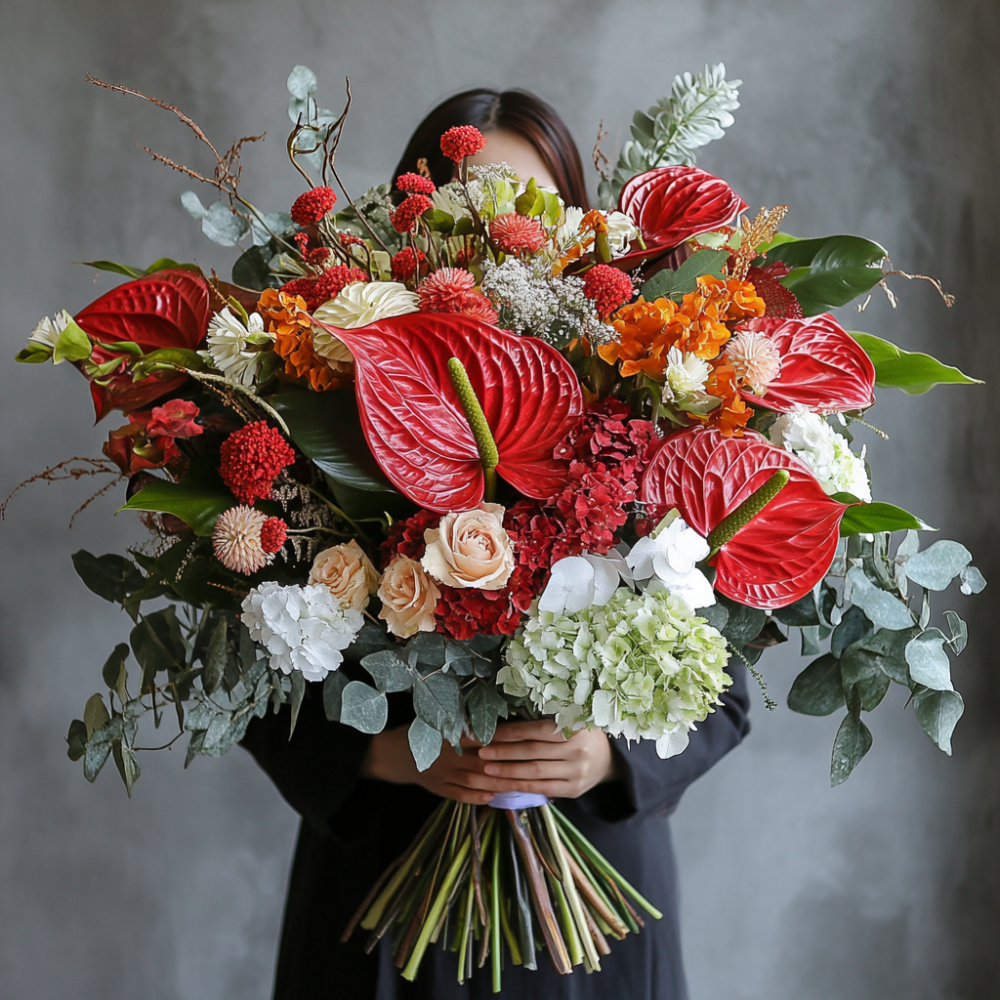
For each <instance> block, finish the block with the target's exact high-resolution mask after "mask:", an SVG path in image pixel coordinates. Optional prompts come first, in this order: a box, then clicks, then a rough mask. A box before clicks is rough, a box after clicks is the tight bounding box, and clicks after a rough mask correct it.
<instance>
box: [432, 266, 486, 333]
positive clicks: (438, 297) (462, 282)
mask: <svg viewBox="0 0 1000 1000" xmlns="http://www.w3.org/2000/svg"><path fill="white" fill-rule="evenodd" d="M419 294H420V308H421V309H422V310H423V311H424V312H436V313H456V314H458V315H460V316H470V317H471V318H472V319H477V320H479V321H480V322H481V323H490V324H492V323H496V321H497V312H496V310H495V309H494V308H493V306H492V305H491V303H490V300H489V299H488V298H486V296H485V295H483V293H482V292H479V291H476V279H475V277H474V276H473V274H472V273H471V272H469V271H464V270H462V269H461V268H458V267H442V268H441V269H440V270H439V271H435V272H434V273H433V274H432V275H431V276H430V277H429V278H427V280H426V281H424V282H423V284H422V285H421V286H420V289H419Z"/></svg>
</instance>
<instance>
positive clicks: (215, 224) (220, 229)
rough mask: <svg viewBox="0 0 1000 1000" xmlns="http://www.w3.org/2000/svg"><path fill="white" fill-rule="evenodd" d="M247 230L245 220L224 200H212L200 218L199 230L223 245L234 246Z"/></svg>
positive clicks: (247, 225)
mask: <svg viewBox="0 0 1000 1000" xmlns="http://www.w3.org/2000/svg"><path fill="white" fill-rule="evenodd" d="M185 207H186V206H185ZM249 230H250V224H249V223H248V222H247V220H246V219H244V218H243V216H242V215H237V214H236V213H235V212H234V211H233V210H232V208H231V207H230V206H229V203H228V202H226V201H216V202H213V203H212V204H211V205H209V206H208V210H207V211H206V212H205V214H204V216H202V219H201V231H202V232H203V233H204V234H205V235H206V236H207V237H208V238H209V239H210V240H211V241H212V242H213V243H218V244H219V246H223V247H234V246H236V245H237V243H239V241H240V240H241V239H242V238H243V237H244V236H246V234H247V232H248V231H249Z"/></svg>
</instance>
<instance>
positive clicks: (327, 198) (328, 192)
mask: <svg viewBox="0 0 1000 1000" xmlns="http://www.w3.org/2000/svg"><path fill="white" fill-rule="evenodd" d="M336 204H337V195H336V193H335V192H334V190H333V188H328V187H315V188H313V189H312V190H311V191H306V192H305V194H300V195H299V196H298V198H296V199H295V203H294V204H293V205H292V222H294V223H295V224H296V225H297V226H315V225H316V223H317V222H319V220H320V219H322V218H323V217H324V216H325V215H326V214H327V213H328V212H330V211H332V210H333V206H334V205H336Z"/></svg>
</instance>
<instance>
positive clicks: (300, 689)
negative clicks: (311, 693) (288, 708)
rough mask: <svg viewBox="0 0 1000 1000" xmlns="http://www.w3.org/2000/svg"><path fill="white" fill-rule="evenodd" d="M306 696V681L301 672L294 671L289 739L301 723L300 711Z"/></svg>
mask: <svg viewBox="0 0 1000 1000" xmlns="http://www.w3.org/2000/svg"><path fill="white" fill-rule="evenodd" d="M305 696H306V679H305V676H304V675H303V673H302V671H301V670H293V671H292V721H291V725H290V726H289V727H288V738H289V739H291V738H292V734H293V733H294V732H295V724H296V723H297V722H298V721H299V711H300V710H301V708H302V700H303V699H304V698H305Z"/></svg>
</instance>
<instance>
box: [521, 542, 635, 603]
mask: <svg viewBox="0 0 1000 1000" xmlns="http://www.w3.org/2000/svg"><path fill="white" fill-rule="evenodd" d="M622 570H624V571H625V573H627V574H628V576H627V577H625V579H628V580H630V579H631V574H629V573H628V567H627V566H626V565H625V560H624V558H623V557H622V555H621V553H620V552H615V551H614V550H612V552H610V553H608V555H607V556H598V555H592V554H590V553H584V554H583V555H582V556H567V557H566V558H565V559H559V560H557V561H556V562H554V563H553V564H552V573H551V576H550V577H549V582H548V583H547V584H546V585H545V590H544V591H543V592H542V596H541V597H540V598H539V599H538V610H539V611H550V612H552V613H553V614H556V615H572V614H575V613H576V612H577V611H583V610H584V609H585V608H591V607H603V606H604V605H605V604H607V603H608V601H610V600H611V598H612V597H613V596H614V593H615V591H616V590H617V589H618V583H619V580H620V579H622V578H623V576H622Z"/></svg>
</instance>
